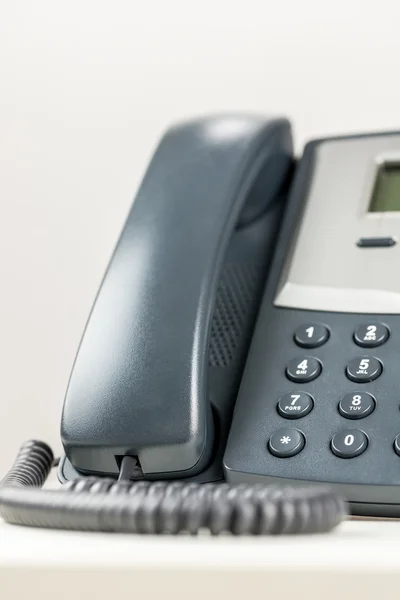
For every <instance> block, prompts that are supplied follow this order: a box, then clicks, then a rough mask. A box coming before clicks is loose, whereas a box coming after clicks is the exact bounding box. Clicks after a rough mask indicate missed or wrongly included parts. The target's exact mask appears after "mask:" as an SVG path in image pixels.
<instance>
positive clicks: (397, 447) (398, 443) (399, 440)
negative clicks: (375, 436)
mask: <svg viewBox="0 0 400 600" xmlns="http://www.w3.org/2000/svg"><path fill="white" fill-rule="evenodd" d="M393 447H394V451H395V452H396V454H398V455H399V456H400V434H399V435H398V436H396V439H395V440H394V443H393Z"/></svg>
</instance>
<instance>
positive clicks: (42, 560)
mask: <svg viewBox="0 0 400 600" xmlns="http://www.w3.org/2000/svg"><path fill="white" fill-rule="evenodd" d="M399 548H400V522H399V521H383V520H382V521H358V522H356V521H349V522H346V523H344V524H343V525H341V526H340V527H339V528H338V529H337V530H336V531H335V533H332V534H327V535H317V536H310V537H308V536H298V537H275V538H272V537H270V538H235V539H232V538H231V537H228V536H224V537H219V538H211V537H209V536H206V535H204V536H199V537H197V538H192V537H189V536H183V537H157V538H155V537H153V536H131V535H114V534H91V533H79V532H63V531H56V532H54V531H43V530H36V529H28V528H22V527H21V528H20V527H15V526H10V525H6V524H5V523H0V590H1V591H0V594H1V598H2V600H8V599H11V598H12V599H13V600H20V599H22V598H24V599H25V598H27V597H28V594H32V592H33V596H32V595H31V597H34V598H36V595H35V593H37V597H38V598H40V599H41V600H47V598H49V599H50V598H52V599H54V597H55V593H56V594H57V596H56V597H57V598H58V599H59V600H64V599H67V598H68V600H70V599H71V594H74V596H73V597H74V599H75V598H76V599H78V598H83V597H85V596H88V595H89V594H90V597H93V598H95V599H96V600H103V599H104V600H105V599H106V598H107V599H108V600H109V599H110V598H116V597H118V596H117V595H118V594H119V593H121V592H125V594H124V595H126V592H127V590H131V591H130V594H132V597H141V598H146V599H147V600H151V599H153V598H159V597H160V595H163V596H164V597H167V598H169V597H171V598H174V600H180V599H181V598H182V599H183V598H184V599H185V600H188V599H190V600H196V599H197V598H204V596H205V594H208V595H209V594H210V592H212V593H213V597H217V595H218V594H220V595H221V597H226V598H228V597H230V598H233V599H235V598H241V599H242V598H243V593H245V594H246V596H247V597H248V598H258V597H260V595H261V594H262V595H267V594H268V597H269V598H271V593H273V592H275V593H276V594H278V597H279V598H280V599H286V598H288V597H289V596H290V595H291V594H297V595H300V598H303V597H306V594H307V600H308V599H310V600H312V599H314V598H318V599H319V600H321V598H323V599H324V600H325V599H326V600H330V599H331V598H332V599H333V598H335V600H337V597H338V595H340V597H341V598H346V599H347V598H349V599H350V598H351V599H352V600H354V599H358V598H360V599H361V598H362V599H363V600H368V599H369V598H374V600H376V595H377V594H378V593H379V594H380V595H382V594H385V592H387V593H392V594H393V593H394V592H395V591H396V589H397V587H396V588H395V587H394V586H395V585H396V584H397V586H398V584H399V582H400V553H399Z"/></svg>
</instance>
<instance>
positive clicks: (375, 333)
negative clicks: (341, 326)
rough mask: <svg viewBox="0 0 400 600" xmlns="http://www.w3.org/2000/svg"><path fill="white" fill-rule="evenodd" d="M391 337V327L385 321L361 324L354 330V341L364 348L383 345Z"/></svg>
mask: <svg viewBox="0 0 400 600" xmlns="http://www.w3.org/2000/svg"><path fill="white" fill-rule="evenodd" d="M388 338H389V329H388V328H387V327H386V325H384V324H383V323H367V324H365V325H360V326H359V327H357V329H356V330H355V332H354V341H355V343H356V344H358V346H363V347H364V348H375V347H376V346H381V345H382V344H384V343H385V342H386V341H387V340H388Z"/></svg>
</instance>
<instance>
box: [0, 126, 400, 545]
mask: <svg viewBox="0 0 400 600" xmlns="http://www.w3.org/2000/svg"><path fill="white" fill-rule="evenodd" d="M399 159H400V134H374V135H365V136H349V137H342V138H335V139H333V138H332V139H322V140H317V141H313V142H311V143H310V144H308V145H307V147H306V149H305V151H304V154H303V157H302V158H301V159H300V160H299V161H296V160H295V158H294V156H293V150H292V140H291V132H290V125H289V122H288V121H287V120H286V119H271V120H267V119H263V118H258V117H253V116H243V115H236V116H235V115H233V116H226V117H224V116H221V117H210V118H205V119H199V120H196V121H191V122H188V123H184V124H181V125H178V126H176V127H173V128H171V129H170V130H169V131H168V132H167V133H166V135H165V136H164V137H163V139H162V140H161V142H160V144H159V147H158V149H157V151H156V153H155V155H154V157H153V159H152V162H151V164H150V166H149V168H148V171H147V173H146V174H145V177H144V180H143V183H142V185H141V187H140V189H139V192H138V194H137V197H136V199H135V202H134V203H133V206H132V209H131V212H130V214H129V216H128V219H127V221H126V223H125V226H124V228H123V231H122V233H121V236H120V239H119V241H118V244H117V246H116V249H115V251H114V254H113V256H112V258H111V261H110V264H109V266H108V269H107V272H106V274H105V277H104V280H103V282H102V285H101V288H100V291H99V293H98V295H97V298H96V301H95V303H94V306H93V309H92V312H91V314H90V317H89V320H88V323H87V326H86V329H85V332H84V335H83V338H82V341H81V344H80V346H79V350H78V353H77V357H76V360H75V364H74V367H73V370H72V374H71V379H70V382H69V385H68V390H67V394H66V399H65V403H64V409H63V416H62V425H61V435H62V440H63V445H64V449H65V455H64V456H63V457H62V458H61V461H60V466H59V478H60V480H61V481H62V483H63V490H62V491H61V492H47V491H39V490H34V489H31V488H32V486H35V485H36V486H40V485H41V484H42V483H43V481H44V479H45V477H46V474H47V472H48V470H49V469H50V468H51V464H52V461H53V458H52V454H51V451H50V449H49V448H48V446H46V445H44V444H43V443H40V442H30V443H28V444H27V445H25V446H24V447H23V449H22V450H21V454H20V456H19V458H18V459H17V462H16V464H15V466H14V468H13V469H11V471H10V473H9V475H8V476H7V477H6V479H5V480H4V482H3V483H2V485H1V486H0V511H1V514H2V516H3V517H4V518H6V519H7V520H9V521H11V522H16V523H24V524H30V525H40V526H48V527H61V528H62V527H67V528H76V529H101V530H111V531H132V532H141V533H177V532H180V531H189V532H192V533H195V532H197V531H199V530H200V529H203V528H206V529H209V530H210V531H211V532H212V533H220V532H224V531H231V532H233V533H236V534H240V533H247V534H265V533H301V532H313V531H322V530H329V529H331V528H332V527H333V526H334V525H335V524H337V523H338V522H340V520H341V519H342V518H343V516H344V515H345V514H346V511H347V510H348V508H349V509H350V510H351V511H352V512H355V513H356V514H367V515H386V516H394V515H397V514H399V506H400V492H399V484H400V469H399V466H400V456H399V455H400V419H399V417H400V410H399V405H400V400H399V397H398V394H397V392H398V378H397V375H396V365H397V364H398V360H399V350H398V342H397V336H398V335H400V331H398V316H397V314H398V312H400V279H399V278H396V277H393V274H394V273H395V272H396V265H398V264H400V256H399V252H400V247H399V246H398V245H397V240H398V238H399V235H400V162H399ZM276 483H279V485H278V486H277V485H271V484H276ZM281 484H286V486H285V485H281ZM26 486H28V487H29V489H28V490H27V489H24V487H26ZM342 498H344V499H345V500H346V501H348V504H347V503H346V502H345V501H344V500H342Z"/></svg>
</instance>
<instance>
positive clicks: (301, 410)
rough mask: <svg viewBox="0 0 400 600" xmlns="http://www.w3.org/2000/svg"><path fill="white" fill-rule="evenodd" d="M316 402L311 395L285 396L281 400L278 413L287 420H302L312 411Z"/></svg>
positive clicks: (300, 393) (302, 393)
mask: <svg viewBox="0 0 400 600" xmlns="http://www.w3.org/2000/svg"><path fill="white" fill-rule="evenodd" d="M313 406H314V400H313V399H312V397H311V396H310V394H305V393H304V392H299V393H298V394H285V395H284V396H282V397H281V398H280V399H279V402H278V406H277V409H278V413H279V414H280V415H281V416H282V417H285V419H300V418H301V417H305V416H306V415H308V413H309V412H311V411H312V409H313Z"/></svg>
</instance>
